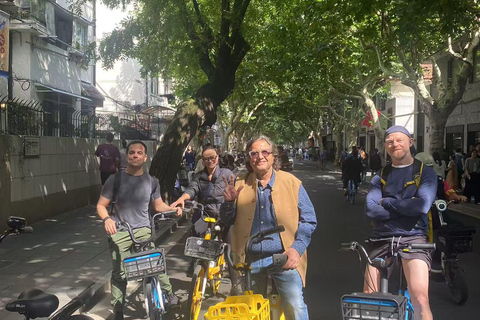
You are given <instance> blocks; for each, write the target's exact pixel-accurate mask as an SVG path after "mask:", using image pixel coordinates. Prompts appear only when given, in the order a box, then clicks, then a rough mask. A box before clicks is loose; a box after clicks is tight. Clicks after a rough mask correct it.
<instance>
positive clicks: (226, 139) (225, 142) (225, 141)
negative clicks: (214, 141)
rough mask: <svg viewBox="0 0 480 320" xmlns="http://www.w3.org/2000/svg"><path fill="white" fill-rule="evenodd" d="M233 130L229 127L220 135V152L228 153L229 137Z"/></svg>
mask: <svg viewBox="0 0 480 320" xmlns="http://www.w3.org/2000/svg"><path fill="white" fill-rule="evenodd" d="M232 132H233V129H232V127H231V126H229V127H228V128H227V129H226V130H225V131H224V133H223V135H222V152H229V151H230V143H229V139H230V135H231V134H232Z"/></svg>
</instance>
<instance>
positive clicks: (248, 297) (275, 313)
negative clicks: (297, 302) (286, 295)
mask: <svg viewBox="0 0 480 320" xmlns="http://www.w3.org/2000/svg"><path fill="white" fill-rule="evenodd" d="M283 231H285V227H284V226H278V227H275V228H272V229H268V230H265V231H261V232H259V233H257V234H255V235H253V236H251V237H250V238H249V239H248V242H247V245H246V248H245V262H244V263H239V264H237V265H234V264H233V259H232V252H231V247H230V245H228V244H226V245H225V250H226V257H227V260H228V263H229V265H231V266H232V267H233V268H234V269H235V270H237V271H240V272H241V273H242V274H243V277H244V279H245V292H244V294H243V295H240V296H230V297H227V299H226V300H225V301H224V302H220V303H218V304H216V305H215V306H212V307H210V308H209V309H208V313H207V314H205V319H206V320H285V315H284V313H283V310H282V307H281V301H280V295H279V294H278V292H277V290H276V287H275V283H274V282H273V281H272V290H271V292H270V293H269V295H268V297H267V298H264V297H263V295H261V294H254V292H253V291H252V279H251V276H252V274H251V263H252V259H251V253H250V252H251V248H252V245H254V244H256V243H260V242H261V241H263V240H265V239H268V236H270V235H272V234H275V233H280V232H283ZM272 258H273V264H272V266H271V268H272V269H278V268H281V267H283V266H284V265H285V263H286V262H287V256H286V255H284V254H274V255H272Z"/></svg>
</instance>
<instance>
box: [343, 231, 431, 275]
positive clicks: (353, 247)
mask: <svg viewBox="0 0 480 320" xmlns="http://www.w3.org/2000/svg"><path fill="white" fill-rule="evenodd" d="M382 240H385V242H389V241H390V242H391V243H392V245H393V246H395V247H393V248H392V252H393V255H394V256H395V255H396V254H397V253H398V252H399V251H405V252H408V251H411V250H435V243H407V244H402V245H397V242H396V241H395V238H387V239H382ZM341 251H357V252H358V253H359V254H360V256H361V259H362V260H363V261H366V262H367V263H368V264H369V265H371V266H372V267H375V268H377V269H380V268H387V269H388V268H389V267H390V266H392V265H393V263H394V262H395V259H392V260H391V261H390V262H389V263H387V262H386V261H385V260H384V259H383V258H374V259H373V260H372V259H370V256H369V255H368V253H367V250H366V249H365V247H364V246H362V245H361V244H360V243H358V242H356V241H353V242H350V243H342V248H341Z"/></svg>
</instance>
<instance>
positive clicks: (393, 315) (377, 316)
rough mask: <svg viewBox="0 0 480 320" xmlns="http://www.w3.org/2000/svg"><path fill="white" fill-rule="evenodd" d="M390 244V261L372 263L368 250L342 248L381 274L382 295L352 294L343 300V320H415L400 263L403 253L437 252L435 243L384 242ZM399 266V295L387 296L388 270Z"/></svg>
mask: <svg viewBox="0 0 480 320" xmlns="http://www.w3.org/2000/svg"><path fill="white" fill-rule="evenodd" d="M382 240H385V241H386V242H389V243H391V248H390V249H391V259H390V261H389V262H388V261H387V260H386V259H387V257H384V258H380V257H377V258H374V259H373V260H372V259H370V257H369V255H368V253H367V251H366V250H365V248H364V247H363V246H362V245H361V244H359V243H358V242H350V243H343V244H342V249H341V250H342V251H357V252H358V253H359V255H360V257H361V260H362V261H366V262H367V263H368V264H369V265H371V266H372V267H374V268H376V269H378V271H379V272H380V291H379V292H375V293H352V294H346V295H343V296H342V298H341V305H342V315H343V320H359V319H360V320H362V319H369V320H372V319H373V320H384V319H398V320H413V314H414V310H413V305H412V303H411V301H410V294H409V292H408V288H407V287H406V285H405V284H404V282H405V281H404V278H403V269H402V264H401V263H398V261H399V256H398V253H399V252H400V251H403V252H415V251H416V250H435V244H434V243H409V244H402V245H399V244H398V238H388V239H382ZM394 264H396V265H397V264H398V265H399V274H400V277H399V283H398V292H397V294H396V295H394V294H391V293H389V292H388V278H389V271H388V270H389V268H390V267H391V266H393V265H394Z"/></svg>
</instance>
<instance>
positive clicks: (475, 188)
mask: <svg viewBox="0 0 480 320" xmlns="http://www.w3.org/2000/svg"><path fill="white" fill-rule="evenodd" d="M463 194H464V195H465V196H466V197H467V199H468V201H470V199H471V197H472V196H473V197H474V198H475V204H480V159H479V158H478V152H477V150H475V149H474V150H473V151H472V153H471V154H470V158H468V159H467V160H465V191H464V193H463Z"/></svg>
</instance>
